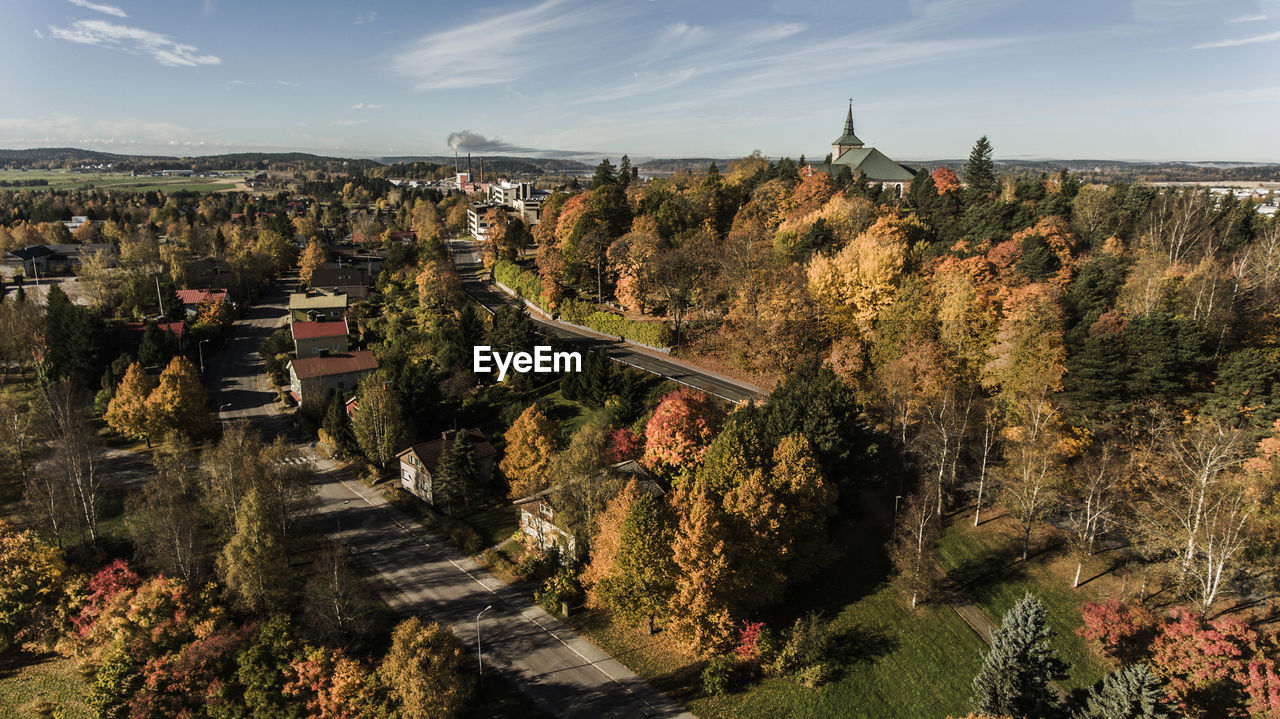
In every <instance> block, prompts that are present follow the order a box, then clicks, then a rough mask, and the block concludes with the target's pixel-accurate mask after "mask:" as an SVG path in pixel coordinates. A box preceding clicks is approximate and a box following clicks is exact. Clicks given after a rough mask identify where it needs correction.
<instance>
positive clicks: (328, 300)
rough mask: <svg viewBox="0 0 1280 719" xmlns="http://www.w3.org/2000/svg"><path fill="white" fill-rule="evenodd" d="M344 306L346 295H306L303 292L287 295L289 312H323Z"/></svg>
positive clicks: (345, 304)
mask: <svg viewBox="0 0 1280 719" xmlns="http://www.w3.org/2000/svg"><path fill="white" fill-rule="evenodd" d="M346 306H347V296H346V295H307V294H306V293H303V292H295V293H293V294H291V295H289V309H291V310H324V309H331V308H334V307H346Z"/></svg>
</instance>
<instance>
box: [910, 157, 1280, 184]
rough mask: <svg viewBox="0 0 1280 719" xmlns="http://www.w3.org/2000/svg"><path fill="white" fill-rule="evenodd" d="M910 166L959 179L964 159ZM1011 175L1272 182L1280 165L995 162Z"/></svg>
mask: <svg viewBox="0 0 1280 719" xmlns="http://www.w3.org/2000/svg"><path fill="white" fill-rule="evenodd" d="M902 162H903V164H906V165H908V166H910V167H916V168H919V167H927V168H930V169H935V168H938V167H948V168H951V169H952V170H954V171H955V172H956V173H957V174H959V175H960V176H961V177H963V174H964V167H965V165H966V164H968V161H967V160H924V161H916V160H903V161H902ZM996 165H997V166H998V167H999V168H1001V169H1002V170H1004V171H1005V172H1010V173H1014V174H1024V173H1025V174H1039V173H1041V172H1047V173H1050V174H1052V173H1056V172H1059V171H1061V170H1063V169H1066V170H1070V171H1071V172H1074V173H1076V174H1079V175H1082V176H1084V177H1086V178H1088V179H1091V180H1096V181H1098V182H1215V181H1222V182H1276V181H1280V164H1274V163H1259V162H1181V161H1173V162H1126V161H1124V160H1051V159H1046V160H999V159H998V160H996Z"/></svg>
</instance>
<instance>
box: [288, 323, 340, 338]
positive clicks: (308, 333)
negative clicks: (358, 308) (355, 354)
mask: <svg viewBox="0 0 1280 719" xmlns="http://www.w3.org/2000/svg"><path fill="white" fill-rule="evenodd" d="M292 330H293V338H294V339H295V340H314V339H320V338H322V337H345V336H347V334H348V330H347V321H346V320H340V321H338V322H294V323H293V325H292Z"/></svg>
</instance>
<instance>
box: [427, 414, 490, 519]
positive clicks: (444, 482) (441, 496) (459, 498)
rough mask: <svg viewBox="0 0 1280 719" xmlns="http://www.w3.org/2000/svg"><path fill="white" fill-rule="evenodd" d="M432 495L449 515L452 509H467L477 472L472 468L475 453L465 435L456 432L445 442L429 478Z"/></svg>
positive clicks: (474, 487) (469, 439)
mask: <svg viewBox="0 0 1280 719" xmlns="http://www.w3.org/2000/svg"><path fill="white" fill-rule="evenodd" d="M431 479H432V481H431V485H432V495H433V498H434V502H435V503H436V504H444V507H445V511H447V512H452V511H453V510H454V508H455V505H457V504H461V505H462V506H463V507H468V506H470V505H471V499H472V497H474V496H475V492H476V485H477V483H478V482H477V480H478V479H479V472H478V471H477V468H476V459H475V449H474V448H473V447H472V446H471V438H470V437H468V436H467V433H466V431H464V430H458V431H456V432H454V433H453V437H452V438H451V439H449V440H447V441H446V446H445V448H444V452H443V453H442V454H441V455H440V462H439V464H438V465H436V471H435V474H434V475H432V478H431Z"/></svg>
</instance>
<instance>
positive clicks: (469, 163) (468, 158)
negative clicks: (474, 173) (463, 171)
mask: <svg viewBox="0 0 1280 719" xmlns="http://www.w3.org/2000/svg"><path fill="white" fill-rule="evenodd" d="M470 174H471V153H470V152H468V153H467V175H470Z"/></svg>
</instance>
